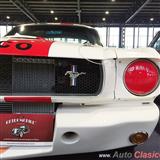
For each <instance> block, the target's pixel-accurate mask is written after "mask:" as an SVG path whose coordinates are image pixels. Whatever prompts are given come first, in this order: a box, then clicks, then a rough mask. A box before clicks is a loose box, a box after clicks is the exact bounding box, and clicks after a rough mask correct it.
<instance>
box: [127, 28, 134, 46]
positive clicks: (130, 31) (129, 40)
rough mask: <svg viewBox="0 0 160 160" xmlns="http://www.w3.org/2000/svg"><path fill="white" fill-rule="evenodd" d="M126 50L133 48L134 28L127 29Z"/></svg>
mask: <svg viewBox="0 0 160 160" xmlns="http://www.w3.org/2000/svg"><path fill="white" fill-rule="evenodd" d="M125 48H133V28H132V27H126V33H125Z"/></svg>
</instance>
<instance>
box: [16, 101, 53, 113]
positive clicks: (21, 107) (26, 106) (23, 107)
mask: <svg viewBox="0 0 160 160" xmlns="http://www.w3.org/2000/svg"><path fill="white" fill-rule="evenodd" d="M54 110H55V107H54V104H49V103H14V104H13V113H54Z"/></svg>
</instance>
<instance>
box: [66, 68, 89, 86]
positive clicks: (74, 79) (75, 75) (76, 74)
mask: <svg viewBox="0 0 160 160" xmlns="http://www.w3.org/2000/svg"><path fill="white" fill-rule="evenodd" d="M85 74H86V72H80V73H79V72H77V66H76V65H72V66H71V71H67V72H66V73H65V76H67V75H69V78H70V86H76V84H77V78H78V77H79V76H80V75H85Z"/></svg>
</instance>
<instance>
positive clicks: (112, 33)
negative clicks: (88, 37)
mask: <svg viewBox="0 0 160 160" xmlns="http://www.w3.org/2000/svg"><path fill="white" fill-rule="evenodd" d="M108 40H109V45H108V46H109V47H116V48H117V47H118V46H119V27H110V28H109V38H108Z"/></svg>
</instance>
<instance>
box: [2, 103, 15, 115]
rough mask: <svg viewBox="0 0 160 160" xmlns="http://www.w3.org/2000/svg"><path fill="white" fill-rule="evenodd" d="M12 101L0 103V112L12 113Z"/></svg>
mask: <svg viewBox="0 0 160 160" xmlns="http://www.w3.org/2000/svg"><path fill="white" fill-rule="evenodd" d="M12 109H13V108H12V104H11V103H0V113H12Z"/></svg>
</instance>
